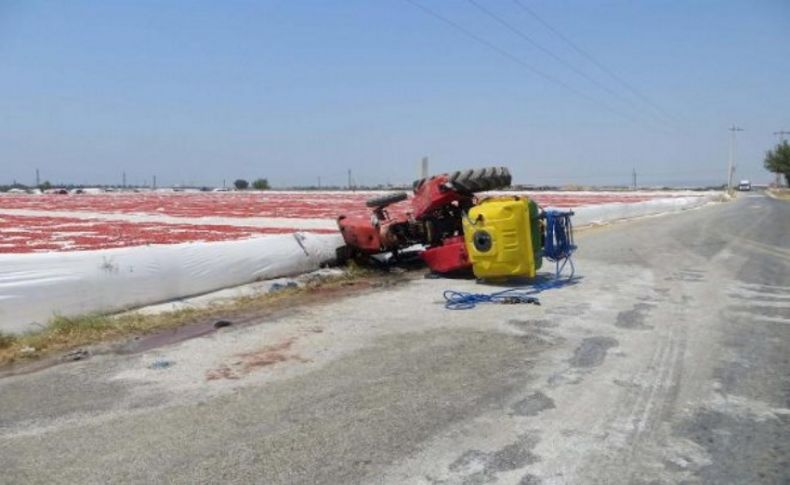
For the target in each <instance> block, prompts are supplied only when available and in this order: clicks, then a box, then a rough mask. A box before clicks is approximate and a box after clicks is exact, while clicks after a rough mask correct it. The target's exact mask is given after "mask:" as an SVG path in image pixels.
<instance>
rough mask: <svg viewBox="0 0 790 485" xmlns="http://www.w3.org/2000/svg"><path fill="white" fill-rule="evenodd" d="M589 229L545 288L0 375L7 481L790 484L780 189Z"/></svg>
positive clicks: (415, 284)
mask: <svg viewBox="0 0 790 485" xmlns="http://www.w3.org/2000/svg"><path fill="white" fill-rule="evenodd" d="M578 242H579V244H580V245H581V249H580V250H579V252H578V256H577V258H576V260H577V267H578V271H579V273H580V274H581V275H582V276H583V278H582V279H581V280H580V281H579V282H578V283H577V284H576V285H573V286H568V287H565V288H562V289H555V290H551V291H547V292H545V293H543V294H542V295H541V300H542V305H541V306H534V305H487V306H481V307H479V308H477V309H474V310H468V311H448V310H445V309H444V308H443V306H442V304H441V294H442V291H443V290H444V289H446V288H455V289H461V290H474V291H490V290H493V289H496V288H487V287H486V286H483V285H476V284H475V283H474V282H470V281H458V280H453V281H448V280H431V279H414V280H411V281H409V282H408V283H405V284H401V285H398V286H395V287H392V288H387V289H381V290H377V291H374V292H368V293H365V294H362V295H356V296H351V297H348V298H343V299H340V300H338V301H335V302H331V303H328V304H325V305H317V306H310V307H304V308H294V309H293V311H291V312H289V313H288V314H286V315H284V316H282V317H278V318H276V319H274V320H271V321H261V322H260V324H258V325H253V326H250V327H246V328H233V327H230V328H227V329H222V330H221V331H218V332H216V333H214V334H212V335H209V336H205V337H200V338H195V339H191V340H188V341H185V342H181V343H179V344H175V345H170V346H167V347H163V348H157V349H153V350H149V351H147V352H144V353H141V354H133V355H113V354H109V355H96V356H94V357H92V358H90V359H88V360H86V361H81V362H76V363H70V364H63V365H58V366H55V367H52V368H50V369H47V370H44V371H39V372H36V373H32V374H28V375H20V376H15V377H9V378H4V379H0V470H1V472H0V482H3V483H113V482H124V483H127V482H138V483H164V482H168V483H249V482H255V483H326V484H345V483H393V484H403V483H426V484H440V483H442V484H443V483H464V484H467V483H468V484H478V483H494V482H495V483H498V484H499V483H502V484H507V483H521V484H537V483H574V484H577V483H607V484H611V483H629V484H632V483H651V484H652V483H679V482H685V483H717V484H718V483H749V484H752V483H785V484H786V483H788V477H790V409H788V408H790V349H789V347H790V204H788V203H786V202H779V201H774V200H771V199H768V198H765V197H762V196H760V195H756V194H755V195H749V196H744V197H741V198H739V199H738V200H737V201H735V202H730V203H725V204H720V205H717V206H713V207H707V208H703V209H699V210H693V211H688V212H684V213H681V214H677V215H671V216H665V217H656V218H649V219H643V220H640V221H635V222H629V223H622V224H616V225H614V226H611V227H608V228H599V229H593V230H590V231H587V232H585V233H584V234H582V235H580V236H579V238H578ZM157 362H158V363H159V364H157V365H152V364H155V363H157ZM162 363H164V364H162Z"/></svg>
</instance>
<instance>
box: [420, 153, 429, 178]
mask: <svg viewBox="0 0 790 485" xmlns="http://www.w3.org/2000/svg"><path fill="white" fill-rule="evenodd" d="M420 178H421V179H427V178H428V157H422V163H421V164H420Z"/></svg>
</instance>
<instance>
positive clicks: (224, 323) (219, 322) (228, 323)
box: [214, 320, 233, 328]
mask: <svg viewBox="0 0 790 485" xmlns="http://www.w3.org/2000/svg"><path fill="white" fill-rule="evenodd" d="M231 325H233V322H231V321H229V320H217V321H216V322H214V328H223V327H230V326H231Z"/></svg>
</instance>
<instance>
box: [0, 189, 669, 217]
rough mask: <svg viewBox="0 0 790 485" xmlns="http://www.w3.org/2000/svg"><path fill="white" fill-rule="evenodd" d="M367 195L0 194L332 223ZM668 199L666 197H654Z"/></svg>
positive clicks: (4, 205)
mask: <svg viewBox="0 0 790 485" xmlns="http://www.w3.org/2000/svg"><path fill="white" fill-rule="evenodd" d="M371 195H372V194H371V193H370V192H353V193H348V192H269V193H260V192H257V193H256V192H246V193H132V194H125V193H122V194H102V195H87V194H80V195H3V196H0V210H2V209H31V210H37V211H46V212H51V211H68V212H72V211H79V212H97V213H121V214H163V215H169V216H176V217H205V216H217V217H289V218H304V219H312V218H319V219H334V218H335V217H337V216H338V214H347V215H352V214H359V213H367V209H366V208H365V201H366V200H367V199H368V198H370V197H371ZM529 196H530V197H531V198H532V199H534V200H535V201H536V202H537V203H538V204H540V205H541V206H552V207H578V206H582V205H592V204H605V203H609V202H641V201H644V200H650V199H654V198H656V197H658V196H656V195H645V194H629V193H607V192H601V193H590V192H582V193H567V194H558V193H556V192H555V193H533V194H529ZM659 196H660V197H671V196H672V195H671V194H666V195H659Z"/></svg>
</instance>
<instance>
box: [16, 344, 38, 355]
mask: <svg viewBox="0 0 790 485" xmlns="http://www.w3.org/2000/svg"><path fill="white" fill-rule="evenodd" d="M35 352H36V349H35V348H33V347H30V346H29V345H26V346H24V347H22V348H21V349H19V353H20V354H22V355H30V354H34V353H35Z"/></svg>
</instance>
